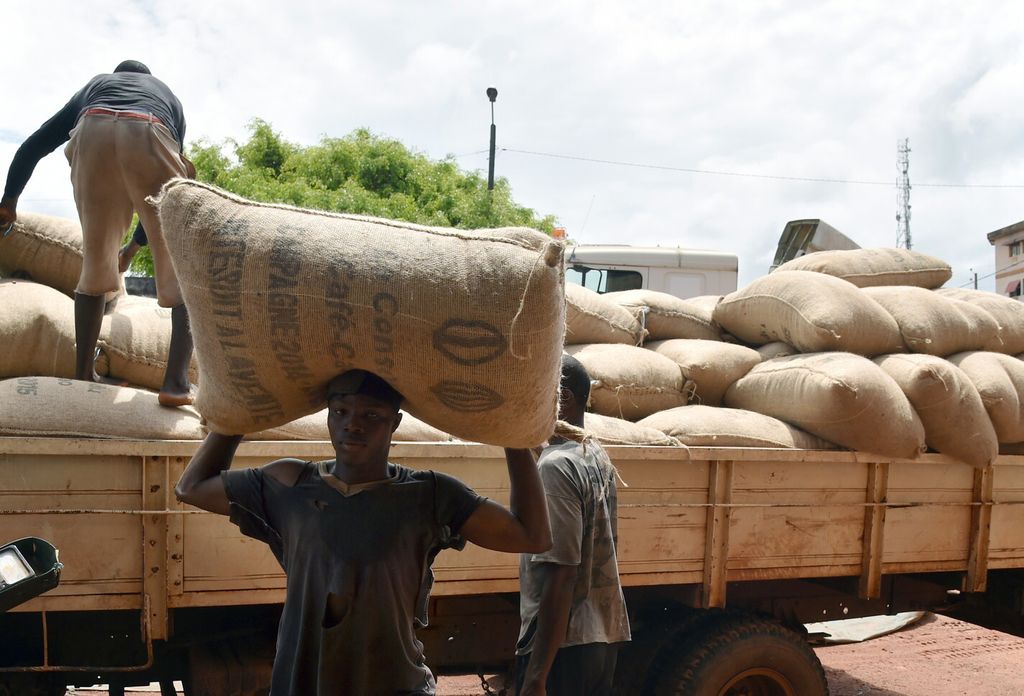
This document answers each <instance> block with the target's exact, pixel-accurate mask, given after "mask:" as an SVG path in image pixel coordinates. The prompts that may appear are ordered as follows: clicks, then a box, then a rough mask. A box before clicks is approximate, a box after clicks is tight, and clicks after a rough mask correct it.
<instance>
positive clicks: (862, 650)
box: [437, 614, 1024, 696]
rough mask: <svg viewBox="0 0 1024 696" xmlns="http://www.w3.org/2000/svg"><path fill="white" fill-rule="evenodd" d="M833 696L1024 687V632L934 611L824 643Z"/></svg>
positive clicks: (952, 695)
mask: <svg viewBox="0 0 1024 696" xmlns="http://www.w3.org/2000/svg"><path fill="white" fill-rule="evenodd" d="M815 652H816V653H817V654H818V658H819V659H820V660H821V662H822V664H823V665H824V666H825V673H826V675H827V676H828V685H829V691H830V692H831V694H832V696H961V695H964V696H967V695H969V696H1008V695H1010V694H1024V638H1017V637H1016V636H1011V635H1008V634H1006V633H1000V632H998V631H990V630H988V629H984V628H981V627H979V626H975V625H973V624H969V623H964V622H963V621H956V620H954V619H948V618H946V617H944V616H935V615H933V614H929V615H928V616H926V617H925V618H924V619H923V620H921V621H919V622H918V623H916V624H913V625H912V626H909V627H907V628H905V629H903V630H902V631H898V632H896V633H892V634H890V635H887V636H882V637H881V638H875V639H874V640H870V641H866V642H864V643H851V644H848V645H830V646H826V647H820V648H816V649H815ZM438 687H439V688H438V691H437V693H438V696H470V695H478V694H482V693H483V690H482V689H481V688H480V680H479V679H478V678H477V677H442V678H441V679H440V680H439V682H438Z"/></svg>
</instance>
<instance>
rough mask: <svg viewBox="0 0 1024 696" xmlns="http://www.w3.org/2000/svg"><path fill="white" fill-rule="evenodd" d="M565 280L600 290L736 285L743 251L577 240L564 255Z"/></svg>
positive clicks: (691, 293) (695, 291)
mask: <svg viewBox="0 0 1024 696" xmlns="http://www.w3.org/2000/svg"><path fill="white" fill-rule="evenodd" d="M565 265H566V273H565V279H566V282H569V283H576V284H577V285H582V286H584V287H587V288H590V289H591V290H594V291H596V292H599V293H605V292H616V291H619V290H639V289H644V290H658V291H660V292H667V293H669V294H670V295H675V296H676V297H681V298H683V299H685V298H688V297H697V296H700V295H725V294H727V293H730V292H733V291H734V290H736V283H737V276H738V273H739V257H738V256H736V254H726V253H722V252H718V251H704V250H701V249H683V248H680V247H633V246H628V245H624V244H579V245H575V246H571V247H569V248H568V249H567V250H566V255H565Z"/></svg>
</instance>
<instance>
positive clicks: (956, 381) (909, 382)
mask: <svg viewBox="0 0 1024 696" xmlns="http://www.w3.org/2000/svg"><path fill="white" fill-rule="evenodd" d="M874 362H875V364H876V365H878V366H879V367H881V368H882V369H883V370H884V371H885V373H886V374H887V375H889V376H890V377H892V378H893V379H894V380H895V381H896V384H898V385H899V386H900V389H902V390H903V393H904V394H905V395H906V397H907V399H908V400H909V401H910V405H911V406H913V407H914V410H915V411H917V415H918V416H920V417H921V423H922V425H924V440H925V443H927V445H928V447H930V448H931V449H933V450H935V451H936V452H941V453H942V454H947V455H949V456H951V457H953V458H954V459H959V460H960V461H962V462H966V463H968V464H971V465H973V466H977V467H983V466H987V465H988V464H990V463H991V462H992V460H993V459H994V458H995V456H996V455H997V454H998V453H999V441H998V439H997V438H996V432H995V430H994V429H993V428H992V422H991V421H990V420H989V416H988V413H987V412H986V411H985V405H984V403H982V400H981V396H980V395H979V394H978V390H977V389H976V388H975V387H974V385H973V384H972V383H971V380H970V379H969V378H968V376H967V375H966V374H965V373H964V372H963V371H962V370H960V369H959V368H958V367H956V366H955V365H953V364H952V363H950V362H948V361H946V360H943V359H942V358H939V357H936V356H934V355H914V354H901V355H883V356H881V357H878V358H875V360H874Z"/></svg>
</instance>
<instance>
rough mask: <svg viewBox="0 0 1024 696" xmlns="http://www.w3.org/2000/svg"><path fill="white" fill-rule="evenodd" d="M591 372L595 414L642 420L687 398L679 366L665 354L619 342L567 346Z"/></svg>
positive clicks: (681, 403)
mask: <svg viewBox="0 0 1024 696" xmlns="http://www.w3.org/2000/svg"><path fill="white" fill-rule="evenodd" d="M565 351H566V352H567V353H569V354H570V355H572V356H573V357H575V358H576V359H577V360H579V361H580V362H581V363H583V367H585V368H586V369H587V374H588V375H590V385H591V386H590V405H591V408H592V410H593V411H594V412H595V413H599V414H601V415H603V416H613V417H615V418H625V419H626V420H634V421H635V420H639V419H640V418H643V417H644V416H649V415H651V414H652V413H655V412H657V411H663V410H665V409H666V408H672V407H674V406H682V405H683V404H685V403H686V401H687V393H686V391H685V382H684V380H683V374H682V371H681V370H680V369H679V366H678V365H676V364H675V363H674V362H672V361H671V360H669V359H668V358H666V357H665V356H663V355H658V354H657V353H655V352H653V351H650V350H647V349H646V348H638V347H636V346H624V345H619V344H601V343H593V344H590V345H586V346H566V347H565Z"/></svg>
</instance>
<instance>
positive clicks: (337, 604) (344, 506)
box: [221, 462, 484, 696]
mask: <svg viewBox="0 0 1024 696" xmlns="http://www.w3.org/2000/svg"><path fill="white" fill-rule="evenodd" d="M389 468H390V472H391V474H392V475H391V478H390V479H388V480H387V481H386V482H384V483H381V484H379V485H376V486H373V487H370V488H366V489H363V490H360V491H359V492H357V493H354V494H349V495H345V494H343V493H342V492H340V491H339V490H338V489H337V488H336V487H334V486H332V485H330V484H329V483H328V482H327V481H326V480H325V475H324V474H325V472H326V471H327V469H325V468H324V466H323V465H320V466H318V465H317V464H313V463H308V462H307V463H306V465H305V469H304V470H303V473H302V474H301V475H300V477H299V479H298V481H296V483H295V485H294V486H286V485H284V484H282V483H280V482H279V481H277V480H276V479H275V478H274V477H273V476H269V475H266V474H265V473H264V472H263V470H262V469H240V470H235V471H226V472H223V473H222V474H221V476H222V479H223V481H224V486H225V489H226V491H227V496H228V499H229V501H230V502H231V521H232V522H234V523H235V524H237V525H238V527H239V529H240V530H241V531H242V533H243V534H246V535H247V536H251V537H253V538H256V539H260V540H262V541H265V542H267V544H269V545H270V548H271V550H272V551H273V552H274V555H275V556H276V557H277V559H278V561H279V562H280V563H281V566H282V567H283V568H284V571H285V574H286V575H287V576H288V585H287V591H286V599H285V605H284V612H283V614H282V616H281V624H280V627H279V629H278V637H277V655H276V657H275V659H274V673H273V681H272V687H271V693H272V694H273V696H328V695H329V696H336V695H337V696H340V695H341V694H345V695H347V696H360V695H367V696H376V695H378V694H379V695H380V696H385V695H386V696H394V695H395V694H410V695H411V694H416V695H420V694H433V693H434V691H435V683H434V677H433V675H432V674H431V672H430V670H429V669H428V668H427V666H426V664H425V662H424V657H423V644H422V643H420V641H419V640H417V638H416V634H415V629H416V627H418V626H425V625H426V623H427V615H426V614H427V612H426V609H427V599H428V595H429V593H430V587H431V585H432V583H433V573H432V572H431V570H430V565H431V563H432V562H433V560H434V557H435V556H436V555H437V553H438V552H439V551H440V550H441V549H444V548H458V549H461V548H462V547H463V546H464V545H465V541H464V540H463V539H462V538H461V537H459V536H458V532H459V530H460V529H461V527H462V524H463V523H464V522H465V521H466V520H467V519H468V518H469V516H470V515H471V514H473V512H474V511H475V510H476V509H477V507H478V506H479V505H480V504H481V503H482V502H483V500H484V499H483V498H482V497H480V496H479V495H477V494H476V493H475V492H473V491H472V490H471V489H470V488H468V487H467V486H466V485H465V484H463V483H462V482H461V481H459V480H458V479H455V478H453V477H451V476H448V475H446V474H441V473H436V472H433V471H417V470H413V469H408V468H406V467H403V466H399V465H396V464H390V465H389ZM326 478H328V479H329V478H330V477H329V475H327V476H326ZM328 602H330V603H331V607H332V611H331V612H330V613H328V609H327V605H328ZM339 614H340V615H339Z"/></svg>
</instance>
